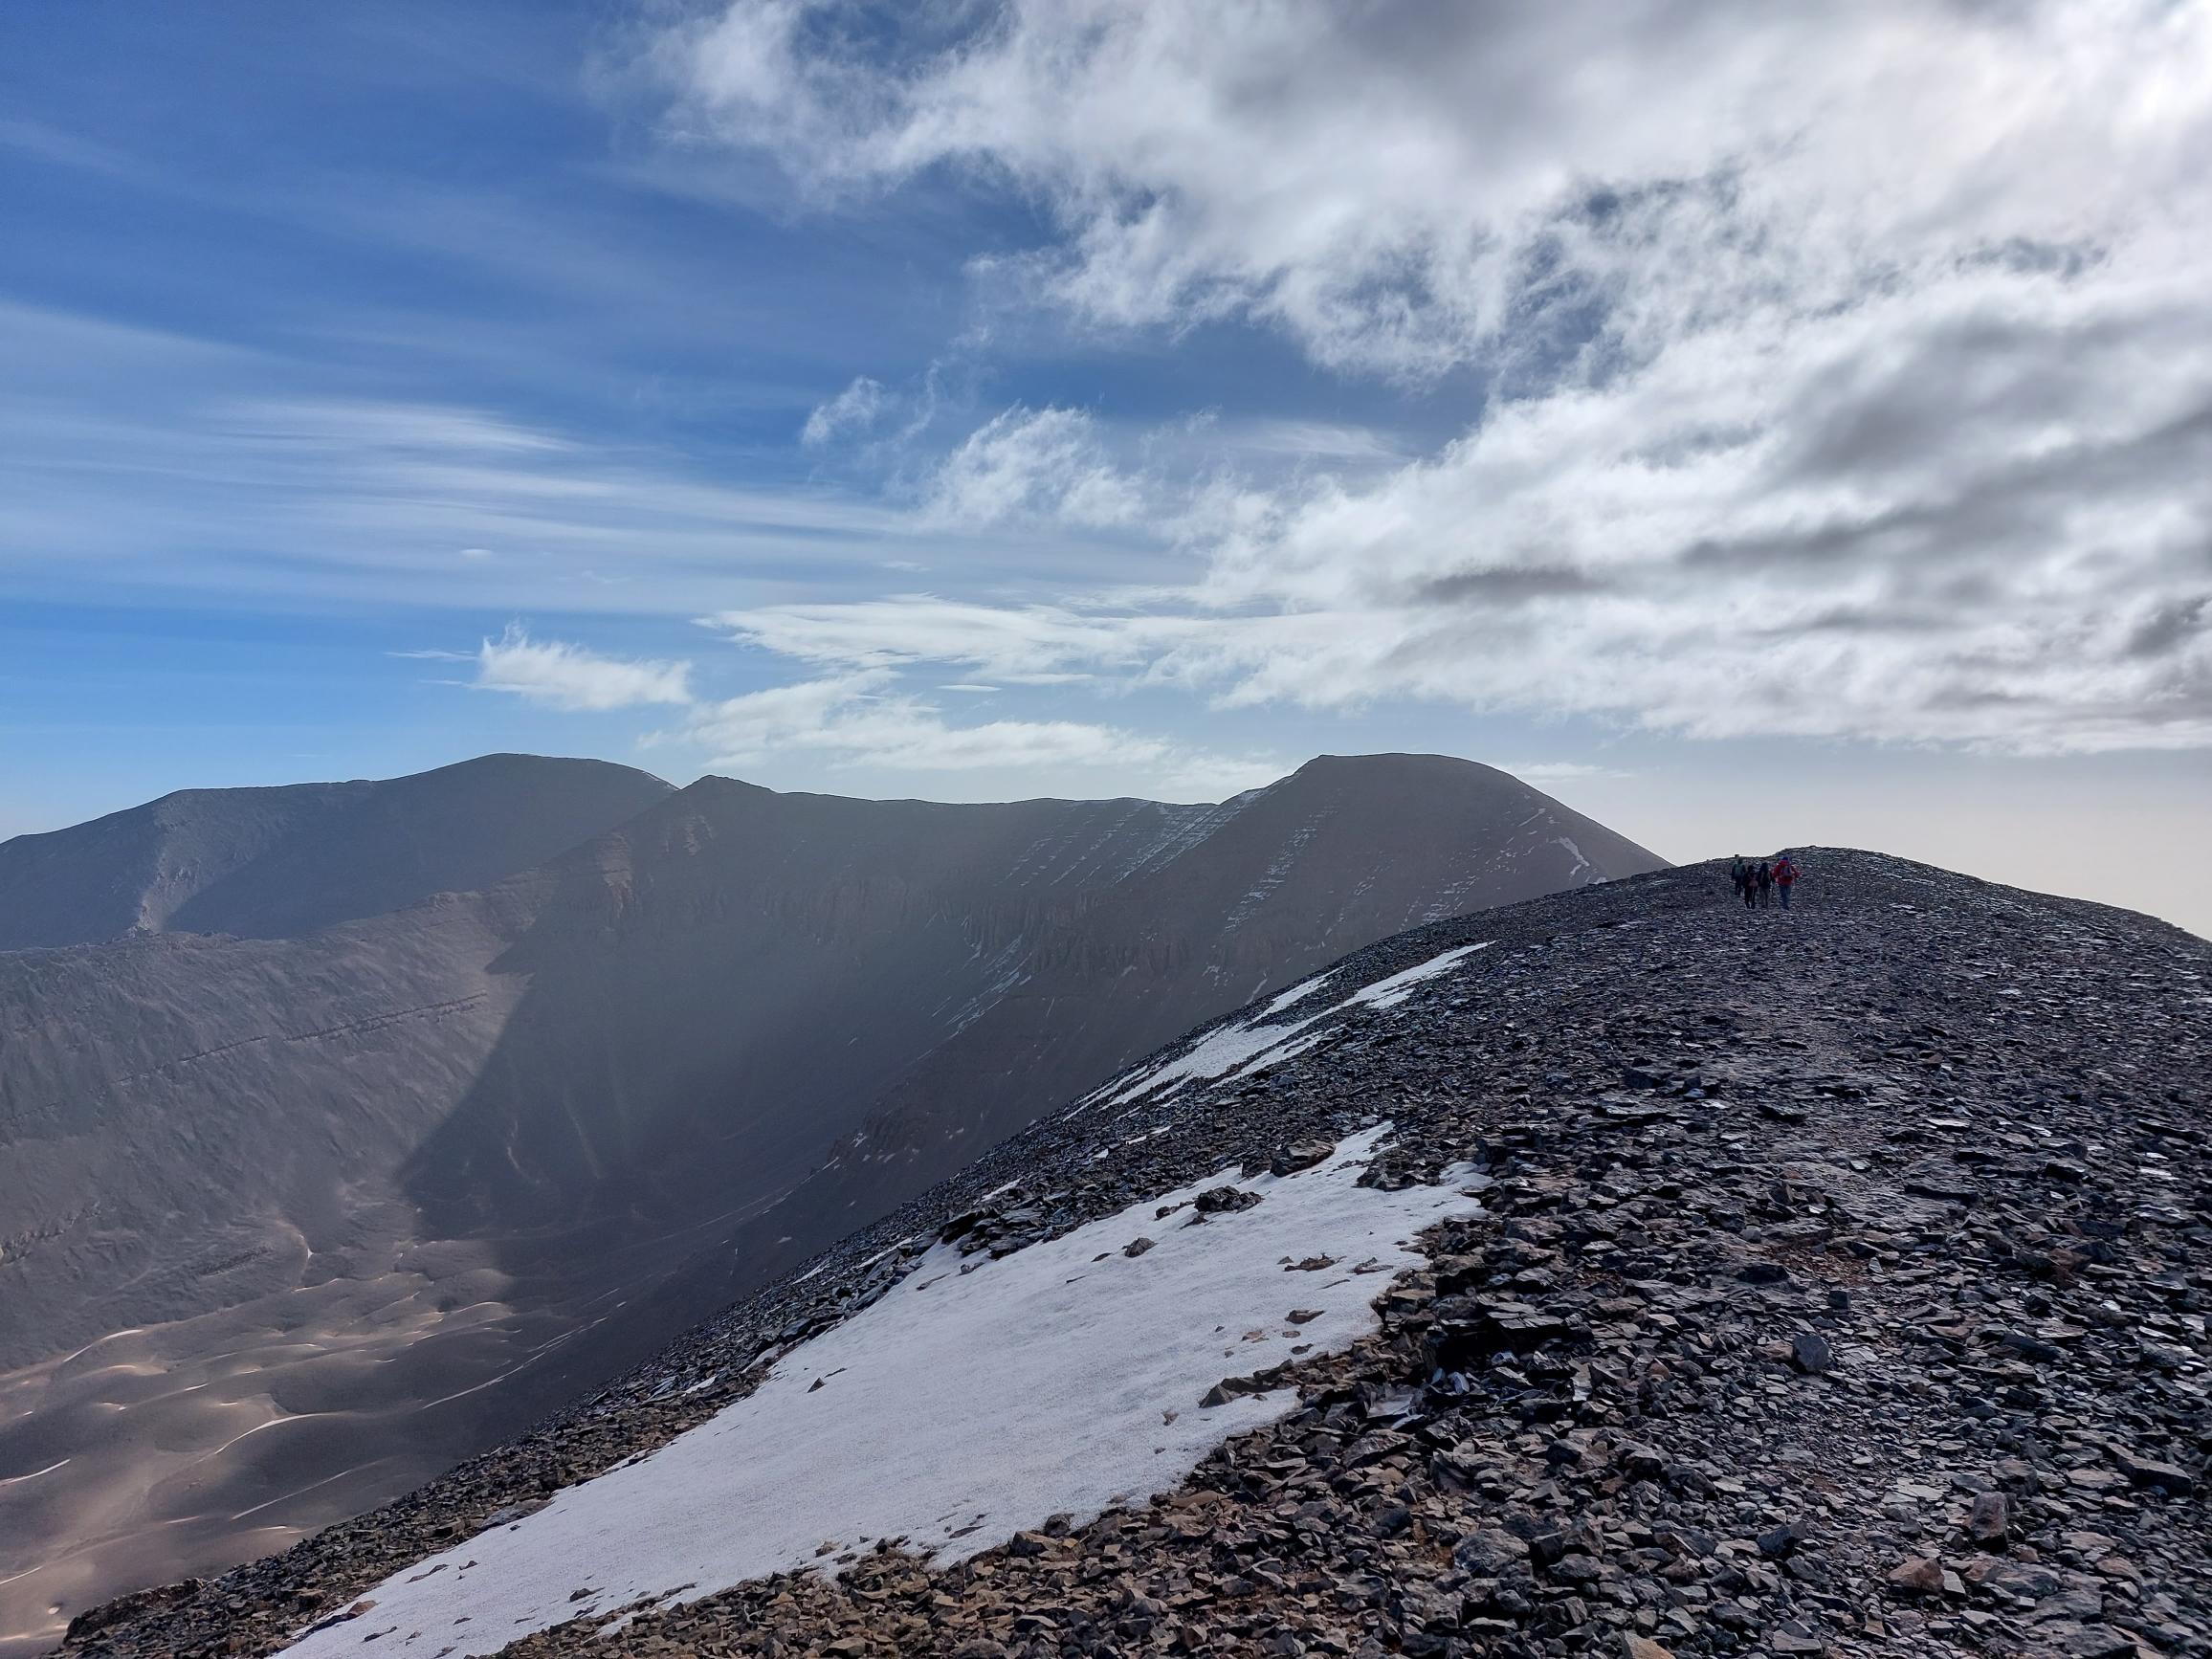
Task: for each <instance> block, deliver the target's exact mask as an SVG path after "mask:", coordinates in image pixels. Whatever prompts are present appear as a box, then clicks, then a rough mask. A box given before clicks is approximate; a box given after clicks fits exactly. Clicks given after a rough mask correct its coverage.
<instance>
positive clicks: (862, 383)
mask: <svg viewBox="0 0 2212 1659" xmlns="http://www.w3.org/2000/svg"><path fill="white" fill-rule="evenodd" d="M886 401H887V394H886V393H885V391H884V389H883V387H882V385H881V383H879V382H877V381H873V380H870V379H869V378H868V377H867V376H866V375H861V376H860V377H859V378H857V379H856V380H854V381H853V382H852V385H851V386H849V387H846V388H845V389H844V390H843V391H841V392H839V393H838V394H837V395H836V396H835V397H833V398H831V399H830V400H829V402H828V403H824V404H818V405H816V406H815V408H814V411H813V412H812V413H811V414H809V415H808V416H807V424H806V426H805V427H803V428H801V429H800V432H799V441H800V442H801V443H804V444H806V445H807V446H808V447H809V448H819V447H821V446H822V445H824V444H826V443H828V442H829V441H830V440H831V439H832V438H835V437H839V436H842V435H843V434H844V433H846V432H860V431H867V430H868V429H869V428H870V427H872V426H874V424H875V421H876V417H877V416H878V415H880V414H882V412H883V408H884V405H885V403H886Z"/></svg>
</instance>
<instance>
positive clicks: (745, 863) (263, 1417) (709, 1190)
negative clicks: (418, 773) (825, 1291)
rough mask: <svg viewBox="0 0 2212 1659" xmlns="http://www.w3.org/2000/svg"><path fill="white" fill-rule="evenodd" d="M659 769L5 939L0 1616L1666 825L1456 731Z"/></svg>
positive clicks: (401, 1437)
mask: <svg viewBox="0 0 2212 1659" xmlns="http://www.w3.org/2000/svg"><path fill="white" fill-rule="evenodd" d="M487 764H488V763H487ZM433 776H435V775H433ZM628 776H629V777H630V778H632V779H635V778H637V777H639V776H640V775H638V774H629V775H628ZM403 782H406V781H403ZM646 783H649V784H650V783H653V781H651V780H647V781H646ZM624 786H625V787H628V786H629V785H624ZM378 787H387V788H388V787H396V785H380V786H378ZM639 787H640V788H641V789H643V785H639ZM644 792H646V793H648V794H649V795H650V799H649V801H648V803H647V805H646V806H645V807H644V808H643V809H642V810H640V811H638V812H636V813H635V814H633V815H631V816H630V817H628V818H627V819H625V820H624V821H622V822H621V823H619V824H616V825H614V826H612V827H611V828H608V829H604V831H594V832H592V833H590V834H589V835H588V837H587V838H586V839H585V840H583V841H581V842H579V843H577V844H576V845H574V846H572V847H569V848H566V849H565V850H564V851H562V852H559V853H557V854H556V855H554V856H551V857H549V858H546V859H543V860H542V861H541V862H539V863H538V864H536V865H534V866H533V867H531V868H529V869H527V870H523V871H520V872H518V873H515V874H509V875H506V876H505V877H504V878H502V879H499V880H498V881H496V882H495V883H493V884H492V885H490V886H488V887H485V888H482V889H479V890H476V891H473V892H471V891H452V890H446V891H438V892H434V893H432V894H431V895H430V896H420V895H418V894H413V893H409V895H408V902H405V903H403V904H401V905H400V906H399V907H398V908H396V909H392V910H388V911H385V912H383V913H380V914H376V915H370V916H364V917H358V918H353V919H347V920H343V921H337V922H333V923H331V924H329V925H326V926H322V927H320V928H318V929H315V930H312V931H287V932H284V933H282V934H281V935H280V936H278V937H230V936H217V935H212V934H203V933H198V932H188V931H178V930H176V929H177V928H178V927H181V924H182V923H183V922H184V921H185V920H187V919H203V918H204V917H203V913H204V912H205V910H206V906H207V902H208V900H209V898H210V896H211V895H213V894H215V893H216V892H218V891H222V892H223V893H224V895H225V903H226V905H227V906H228V907H229V909H228V911H227V913H226V914H227V915H228V917H229V918H231V920H232V922H233V923H235V922H237V921H239V920H240V919H241V918H247V917H252V916H255V915H258V916H261V917H263V918H268V917H271V916H273V915H275V914H276V912H277V910H278V909H280V908H282V907H281V906H279V905H277V902H276V899H272V900H270V901H269V902H268V903H266V904H264V903H262V902H261V900H260V899H259V898H257V896H256V893H257V889H256V888H255V885H254V883H255V881H256V879H257V878H258V877H259V876H260V875H261V874H270V875H271V877H272V881H273V889H272V890H273V892H274V893H275V894H276V895H277V898H282V899H284V900H285V902H287V903H289V902H290V901H291V899H292V898H294V897H297V896H298V895H299V894H300V893H301V892H302V891H304V890H303V889H302V887H301V886H300V885H299V882H298V881H297V880H296V874H297V873H298V872H299V871H300V870H302V869H309V868H314V869H322V870H333V869H335V870H342V871H343V870H352V869H356V868H363V867H365V862H366V861H365V860H363V859H356V858H354V857H353V856H352V855H351V854H350V853H347V852H345V849H346V848H348V847H350V846H351V845H352V844H353V842H354V841H355V840H356V839H357V838H358V836H359V835H360V834H361V833H364V831H362V830H361V829H359V822H360V821H359V819H358V817H349V818H342V819H340V820H338V821H337V822H339V824H340V829H338V830H336V831H334V837H335V838H334V840H333V842H332V844H331V846H330V847H328V848H324V847H323V846H322V845H321V843H319V842H318V841H317V840H316V838H315V836H314V835H313V834H311V833H309V832H308V830H306V829H296V830H295V831H293V832H292V839H291V840H290V841H288V842H284V843H283V846H282V850H281V856H278V854H277V852H272V853H270V854H269V855H268V856H266V857H263V858H260V859H255V860H244V861H241V862H239V863H238V864H237V866H236V873H235V874H233V875H232V876H231V877H228V878H226V880H225V881H224V882H222V883H220V884H218V886H210V887H208V888H205V889H204V890H203V891H202V894H201V897H200V899H197V900H194V901H193V904H192V905H180V906H179V907H178V908H176V909H175V910H174V911H173V912H170V913H167V914H168V920H169V922H170V923H171V926H172V930H171V931H144V930H140V931H136V932H132V933H129V934H127V935H126V936H124V937H122V938H120V939H117V940H111V941H108V942H105V943H98V944H91V945H84V946H79V947H76V948H72V949H63V950H23V951H15V952H11V953H0V1190H5V1191H6V1192H7V1194H8V1213H7V1217H6V1221H5V1223H4V1226H5V1228H6V1235H5V1238H4V1239H0V1631H4V1632H6V1633H7V1634H10V1635H14V1636H17V1637H20V1638H21V1639H22V1640H23V1641H24V1642H25V1643H26V1644H29V1643H33V1642H34V1641H35V1640H36V1639H37V1637H36V1633H37V1632H40V1631H48V1632H57V1630H58V1626H59V1622H60V1621H59V1619H58V1617H57V1616H56V1615H55V1614H54V1613H53V1612H52V1611H51V1609H52V1608H54V1607H55V1606H57V1605H58V1606H62V1607H65V1608H69V1609H71V1610H74V1609H77V1608H81V1607H82V1606H84V1605H87V1604H90V1603H92V1602H94V1601H97V1600H100V1599H101V1598H102V1597H103V1596H105V1595H107V1594H111V1593H115V1592H119V1591H121V1590H123V1589H128V1588H133V1587H136V1586H137V1585H141V1584H144V1583H149V1582H159V1581H161V1580H164V1579H168V1578H174V1577H177V1576H180V1575H183V1574H187V1573H193V1572H205V1571H210V1570H217V1569H220V1568H222V1567H224V1566H228V1565H229V1564H231V1563H232V1562H234V1561H236V1560H239V1559H245V1558H247V1557H249V1556H253V1555H256V1554H260V1553H263V1552H265V1551H267V1550H270V1549H273V1548H278V1547H281V1546H282V1545H284V1544H286V1543H289V1542H291V1541H292V1540H293V1539H295V1538H297V1537H300V1536H301V1535H302V1534H304V1533H306V1532H309V1531H312V1530H313V1529H315V1528H317V1527H320V1526H322V1525H325V1524H327V1523H329V1522H331V1521H334V1520H338V1519H341V1518H343V1517H344V1516H346V1515H352V1514H355V1513H358V1512H359V1511H361V1510H362V1509H365V1508H366V1507H369V1506H371V1505H373V1504H375V1503H378V1502H381V1501H384V1500H385V1499H387V1498H389V1497H391V1496H393V1495H394V1494H396V1493H401V1492H404V1491H406V1490H407V1489H409V1487H411V1486H414V1485H416V1484H418V1483H419V1482H421V1481H422V1480H424V1479H427V1478H429V1477H430V1476H431V1475H433V1474H435V1473H436V1472H437V1471H440V1470H442V1469H444V1468H446V1467H448V1466H450V1465H451V1464H453V1462H454V1461H455V1460H457V1459H459V1458H462V1457H464V1456H467V1455H470V1454H472V1453H475V1452H477V1451H480V1450H481V1449H484V1448H485V1447H487V1446H490V1445H493V1444H495V1443H497V1442H498V1440H500V1439H502V1438H503V1437H505V1436H507V1435H509V1434H512V1433H514V1432H516V1431H517V1430H518V1429H520V1427H523V1426H524V1425H525V1424H527V1423H529V1422H530V1421H532V1420H533V1419H535V1418H537V1417H539V1416H541V1415H542V1414H543V1413H544V1412H547V1411H550V1410H553V1409H556V1408H558V1407H560V1406H562V1405H565V1404H566V1403H567V1402H568V1401H570V1400H571V1399H573V1398H574V1397H575V1396H576V1395H577V1394H578V1393H579V1392H581V1391H583V1390H585V1389H586V1388H589V1387H592V1386H596V1385H598V1384H600V1383H604V1381H605V1380H606V1379H607V1378H608V1376H611V1375H615V1374H618V1373H619V1372H621V1371H622V1370H623V1369H625V1368H627V1367H628V1366H629V1365H631V1364H633V1363H635V1362H637V1361H638V1360H643V1359H645V1358H647V1357H649V1356H650V1355H652V1354H653V1353H654V1352H656V1351H657V1350H659V1349H660V1348H661V1347H662V1346H663V1345H665V1344H666V1342H667V1341H668V1340H669V1339H670V1338H672V1337H673V1336H675V1334H676V1333H678V1332H680V1331H682V1330H684V1329H685V1328H687V1327H688V1326H690V1325H692V1324H694V1323H696V1322H697V1320H698V1319H700V1318H702V1317H704V1316H707V1315H709V1314H712V1313H714V1312H716V1311H717V1310H719V1309H720V1308H721V1307H724V1306H726V1305H727V1304H728V1303H729V1302H730V1301H731V1300H733V1299H734V1298H737V1297H740V1296H742V1295H746V1294H751V1293H753V1292H755V1291H757V1290H758V1289H759V1288H760V1287H761V1286H763V1285H764V1284H768V1283H772V1282H774V1281H776V1280H777V1279H779V1278H781V1277H782V1276H783V1275H785V1273H786V1272H789V1271H791V1270H792V1269H793V1268H794V1267H796V1266H797V1265H798V1264H800V1263H803V1262H804V1261H806V1260H807V1258H808V1257H810V1256H812V1255H813V1254H815V1253H816V1252H817V1251H819V1250H822V1249H823V1248H825V1247H827V1246H829V1245H830V1244H832V1243H833V1242H834V1241H835V1240H837V1239H838V1238H840V1237H841V1236H843V1235H845V1234H846V1233H848V1232H850V1231H852V1229H853V1228H856V1227H860V1226H863V1225H866V1224H867V1223H870V1222H872V1221H874V1219H875V1218H877V1217H878V1216H880V1215H882V1214H883V1213H884V1212H885V1211H887V1210H889V1209H891V1208H893V1207H895V1206H897V1205H899V1204H901V1203H903V1202H905V1201H906V1200H908V1199H910V1198H912V1197H913V1196H914V1195H915V1194H916V1193H918V1192H920V1191H922V1190H924V1189H925V1188H927V1187H928V1186H929V1185H930V1184H931V1183H933V1182H935V1181H937V1180H939V1179H940V1178H941V1177H943V1176H944V1175H946V1174H949V1173H951V1172H952V1171H954V1170H957V1169H959V1168H961V1167H962V1166H964V1165H965V1164H967V1163H969V1162H971V1161H973V1160H974V1159H975V1158H976V1157H977V1156H978V1155H979V1154H980V1153H982V1152H983V1151H984V1150H986V1149H987V1148H988V1147H989V1146H991V1145H992V1144H994V1143H995V1142H997V1141H998V1140H1000V1139H1004V1138H1006V1136H1008V1135H1011V1134H1013V1133H1015V1132H1017V1131H1018V1130H1020V1129H1021V1128H1022V1127H1023V1126H1024V1125H1025V1124H1027V1123H1028V1122H1029V1121H1030V1119H1032V1118H1033V1117H1036V1116H1037V1115H1038V1114H1039V1113H1041V1112H1045V1111H1048V1110H1051V1108H1053V1107H1054V1106H1056V1105H1058V1104H1060V1103H1061V1102H1064V1101H1065V1100H1067V1099H1068V1098H1070V1097H1071V1096H1073V1095H1075V1094H1077V1093H1079V1092H1080V1091H1081V1090H1083V1089H1086V1088H1089V1087H1091V1086H1093V1085H1094V1084H1095V1083H1096V1082H1097V1080H1098V1079H1099V1078H1101V1077H1104V1076H1108V1075H1111V1074H1113V1073H1115V1072H1117V1071H1118V1070H1119V1069H1121V1068H1122V1067H1124V1066H1126V1065H1128V1064H1129V1063H1130V1062H1131V1061H1132V1060H1134V1059H1136V1058H1138V1057H1139V1056H1141V1055H1142V1054H1144V1053H1145V1052H1146V1051H1150V1050H1152V1049H1154V1048H1156V1047H1157V1046H1158V1045H1159V1044H1161V1042H1163V1041H1166V1040H1168V1039H1170V1038H1172V1037H1174V1036H1175V1035H1176V1034H1177V1033H1179V1032H1181V1031H1183V1030H1184V1029H1187V1028H1188V1027H1189V1026H1190V1025H1191V1024H1192V1022H1194V1021H1199V1020H1205V1019H1209V1018H1213V1017H1215V1016H1217V1015H1220V1014H1222V1013H1225V1012H1227V1011H1228V1010H1229V1009H1232V1008H1234V1007H1237V1006H1240V1005H1242V1004H1244V1003H1245V1002H1247V1001H1248V1000H1249V999H1250V998H1251V997H1252V996H1254V995H1258V994H1266V993H1270V992H1272V991H1275V990H1279V989H1280V988H1281V987H1283V986H1284V985H1287V984H1290V983H1292V982H1293V981H1294V980H1296V979H1298V978H1300V977H1301V976H1303V975H1306V974H1309V973H1311V972H1313V971H1315V970H1316V969H1318V968H1321V967H1323V966H1325V965H1326V964H1327V963H1328V962H1331V961H1333V960H1335V959H1336V958H1338V957H1339V956H1341V955H1343V954H1344V953H1345V952H1346V951H1350V950H1356V949H1358V948H1360V946H1362V945H1364V944H1367V943H1369V942H1371V941H1372V940H1376V939H1379V938H1383V937H1385V936H1387V935H1390V934H1393V933H1396V932H1398V931H1399V930H1401V929H1404V928H1405V927H1407V926H1409V925H1415V924H1419V923H1422V922H1425V921H1428V920H1431V919H1433V918H1440V917H1445V916H1449V915H1452V914H1455V913H1458V912H1461V911H1464V910H1468V909H1472V908H1479V907H1481V906H1485V905H1492V904H1499V903H1509V902H1512V901H1515V900H1518V899H1524V898H1527V897H1530V896H1534V895H1537V894H1541V893H1548V892H1553V891H1556V890H1559V889H1561V888H1572V887H1576V886H1581V885H1584V884H1587V883H1590V882H1594V881H1599V880H1602V879H1604V878H1606V877H1610V876H1618V875H1624V874H1631V873H1633V872H1636V871H1641V870H1648V869H1651V868H1653V867H1655V866H1656V865H1657V864H1658V862H1659V861H1658V860H1657V859H1656V858H1654V857H1653V856H1652V855H1651V854H1650V853H1648V852H1645V851H1644V850H1643V849H1641V848H1638V847H1635V846H1634V845H1633V844H1631V843H1629V842H1626V841H1625V840H1623V839H1622V838H1620V837H1619V836H1616V835H1614V834H1612V833H1611V832H1610V831H1608V830H1606V829H1604V827H1603V826H1600V825H1597V824H1594V823H1592V822H1591V821H1590V820H1588V819H1586V818H1583V817H1582V816H1581V815H1579V814H1577V813H1574V812H1571V811H1569V810H1567V809H1566V808H1565V807H1561V806H1560V805H1559V803H1557V802H1555V801H1552V800H1550V799H1549V798H1548V797H1546V796H1544V795H1542V794H1540V793H1539V792H1537V791H1536V790H1534V789H1531V788H1529V787H1528V786H1527V785H1522V784H1520V783H1518V782H1517V781H1515V780H1514V779H1512V778H1510V777H1507V776H1506V775H1505V774H1503V773H1500V772H1496V771H1493V770H1492V769H1490V768H1488V767H1483V766H1477V765H1473V764H1471V763H1466V762H1459V761H1449V760H1444V759H1440V758H1436V757H1424V756H1369V757H1356V758H1332V759H1326V760H1322V761H1317V762H1315V763H1311V764H1309V765H1308V766H1305V767H1302V768H1301V769H1300V770H1299V771H1298V772H1296V773H1294V775H1292V776H1291V777H1288V778H1285V779H1284V780H1282V781H1281V782H1280V783H1277V784H1275V785H1272V786H1270V787H1268V788H1266V789H1261V790H1256V791H1253V792H1251V793H1250V794H1247V795H1243V796H1239V797H1238V798H1236V799H1235V800H1232V801H1228V802H1224V803H1221V804H1219V805H1214V806H1175V805H1163V804H1161V803H1156V802H1145V801H1134V800H1119V801H1095V802H1077V801H1029V802H1017V803H1010V804H1005V805H994V806H940V805H934V804H931V803H926V802H918V801H855V800H843V799H839V798H836V797H831V796H822V795H793V794H779V793H777V792H775V791H772V790H768V789H763V788H760V787H757V786H754V785H747V784H741V783H737V782H734V781H731V780H728V779H721V778H707V779H702V780H700V781H699V782H698V783H697V784H694V785H691V786H690V787H688V788H685V789H681V790H676V791H668V790H664V789H661V788H659V787H658V785H657V784H654V785H653V787H652V788H651V789H650V790H644ZM449 821H450V820H449ZM480 821H482V815H481V814H476V815H463V817H462V819H461V822H463V823H464V825H474V824H476V823H478V822H480ZM410 822H411V823H413V824H414V825H415V826H416V829H419V828H420V826H421V825H422V824H423V823H424V822H427V820H424V819H421V818H417V819H414V820H411V821H410ZM414 832H415V831H414V830H410V833H414ZM273 845H274V844H273ZM410 856H413V857H414V868H416V869H417V870H425V869H429V868H431V867H433V866H434V867H438V868H451V867H453V864H454V862H455V861H456V860H457V859H458V858H459V857H460V852H459V851H458V850H457V849H445V850H442V851H441V850H440V849H439V848H438V847H435V846H431V845H429V844H428V843H427V842H421V841H420V839H419V837H418V852H416V853H415V854H412V855H410ZM311 885H312V884H310V886H311ZM413 885H415V886H420V885H421V883H420V882H416V883H414V884H413ZM353 891H355V892H359V891H361V890H360V889H355V890H353ZM392 891H394V892H396V891H398V889H393V890H392ZM231 931H232V934H235V933H238V932H241V931H253V930H252V929H250V928H242V927H238V926H233V927H232V930H231ZM269 931H270V932H272V933H275V932H276V931H277V930H276V929H275V927H274V925H273V924H272V925H271V927H270V929H269Z"/></svg>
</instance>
